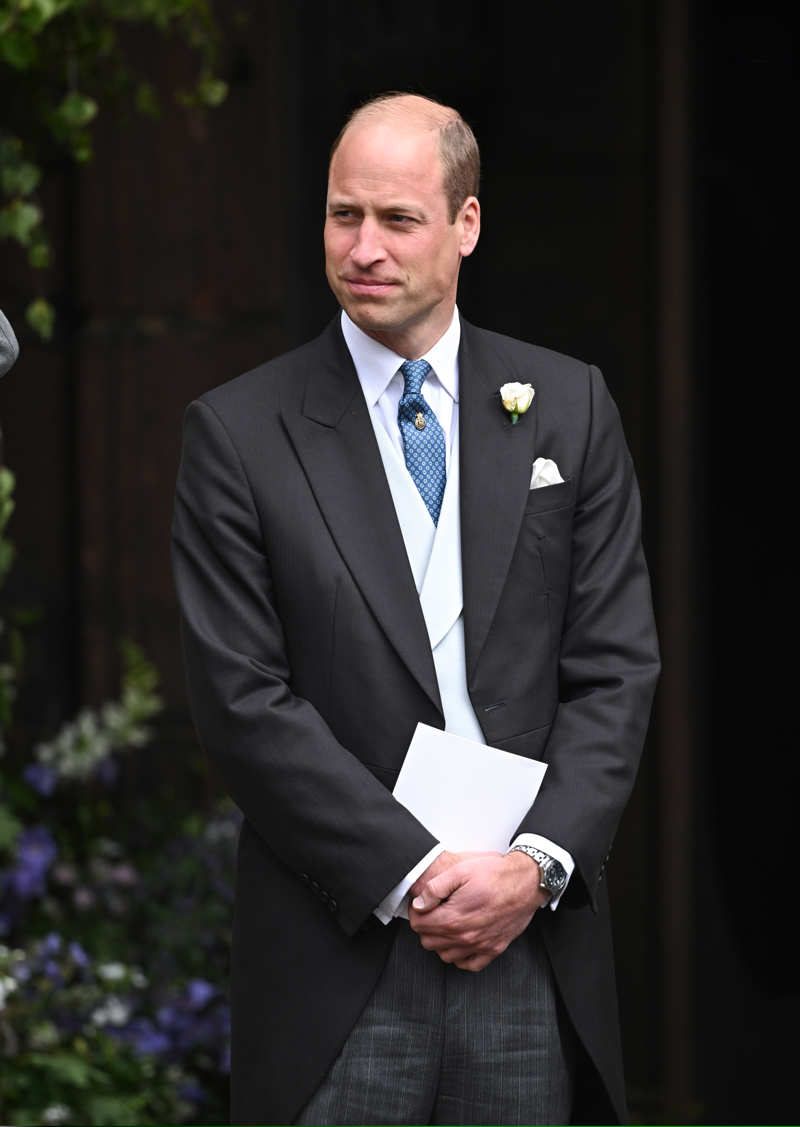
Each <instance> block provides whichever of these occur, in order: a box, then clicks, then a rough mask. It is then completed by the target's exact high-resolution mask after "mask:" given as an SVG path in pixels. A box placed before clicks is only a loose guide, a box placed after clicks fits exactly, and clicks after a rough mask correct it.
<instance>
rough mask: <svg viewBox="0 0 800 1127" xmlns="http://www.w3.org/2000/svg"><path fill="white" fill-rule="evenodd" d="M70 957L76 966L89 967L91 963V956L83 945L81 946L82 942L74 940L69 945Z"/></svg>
mask: <svg viewBox="0 0 800 1127" xmlns="http://www.w3.org/2000/svg"><path fill="white" fill-rule="evenodd" d="M69 957H70V958H71V959H72V961H73V963H75V965H76V966H79V967H88V965H89V956H88V955H87V954H86V952H85V951H84V949H83V947H81V945H80V943H76V942H75V941H74V940H73V941H72V943H70V945H69Z"/></svg>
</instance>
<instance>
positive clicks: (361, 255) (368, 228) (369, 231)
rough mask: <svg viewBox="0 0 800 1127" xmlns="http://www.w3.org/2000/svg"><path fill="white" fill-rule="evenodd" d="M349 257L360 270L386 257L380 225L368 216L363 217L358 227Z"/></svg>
mask: <svg viewBox="0 0 800 1127" xmlns="http://www.w3.org/2000/svg"><path fill="white" fill-rule="evenodd" d="M350 257H351V258H352V260H353V262H354V264H355V265H356V266H357V267H358V268H359V269H360V270H365V269H366V268H367V267H369V266H372V265H373V263H375V262H380V261H381V260H382V259H384V258H385V257H386V251H385V249H384V246H383V240H382V238H381V230H380V225H379V224H378V223H376V222H375V220H374V219H371V218H370V217H369V216H365V217H364V218H363V219H362V220H361V222H360V223H359V225H358V237H357V238H356V240H355V242H354V243H353V246H352V248H351V250H350Z"/></svg>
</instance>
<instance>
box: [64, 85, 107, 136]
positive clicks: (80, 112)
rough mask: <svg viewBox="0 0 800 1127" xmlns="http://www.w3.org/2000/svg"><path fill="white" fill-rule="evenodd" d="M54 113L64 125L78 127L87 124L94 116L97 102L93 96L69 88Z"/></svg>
mask: <svg viewBox="0 0 800 1127" xmlns="http://www.w3.org/2000/svg"><path fill="white" fill-rule="evenodd" d="M56 113H57V115H58V117H59V118H60V119H61V121H63V122H64V123H65V124H66V125H70V126H72V127H73V128H76V129H80V128H81V126H84V125H88V124H89V122H90V121H91V120H92V118H94V117H95V116H96V114H97V102H95V101H94V99H93V98H89V97H87V95H86V94H80V93H79V92H78V91H77V90H71V91H70V92H69V94H67V96H66V97H65V98H64V100H63V101H62V103H61V105H60V106H59V107H58V110H57V111H56Z"/></svg>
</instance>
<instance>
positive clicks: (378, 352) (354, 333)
mask: <svg viewBox="0 0 800 1127" xmlns="http://www.w3.org/2000/svg"><path fill="white" fill-rule="evenodd" d="M342 335H343V336H344V340H345V344H346V345H347V348H348V350H349V352H350V355H351V356H352V358H353V363H354V364H355V368H356V372H357V374H358V379H359V382H360V383H361V387H362V388H363V390H364V398H365V399H366V401H367V403H368V405H369V406H370V407H374V406H375V404H376V403H377V402H378V400H379V399H380V397H381V396H382V395H383V393H384V392H385V391H386V389H387V387H388V386H389V384H390V383H391V382H392V379H393V377H394V376H395V374H396V372H397V369H398V368H399V367H400V365H401V364H402V363H404V362H405V360H406V357H405V356H398V354H397V353H396V352H392V350H391V348H387V347H386V345H384V344H380V343H379V342H378V341H377V340H373V339H372V337H370V336H367V334H366V333H365V332H364V331H363V330H362V329H359V327H358V325H356V324H355V322H354V321H351V320H350V318H349V317H348V316H347V314H346V313H345V311H344V310H342ZM460 340H461V321H460V320H459V316H458V307H456V308H455V309H454V310H453V319H452V321H451V322H450V324H449V326H448V328H447V329H446V331H445V332H444V333H443V334H442V336H440V337H439V339H438V340H437V342H436V344H434V345H433V347H432V348H429V349H428V351H427V352H426V353H425V354H424V355H423V356H421V357H420V359H421V360H427V361H428V363H429V364H430V366H431V367H432V368H433V370H434V372H435V373H436V375H437V377H438V379H439V382H440V384H441V385H442V387H443V388H444V390H445V391H446V392H447V393H448V395H449V396H450V397H451V398H452V399H453V400H455V402H456V403H457V402H458V345H459V342H460Z"/></svg>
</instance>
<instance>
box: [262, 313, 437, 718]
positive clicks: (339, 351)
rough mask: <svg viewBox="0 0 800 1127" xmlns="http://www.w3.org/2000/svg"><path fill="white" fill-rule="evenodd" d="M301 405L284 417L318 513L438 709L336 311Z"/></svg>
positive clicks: (408, 576) (414, 600) (409, 582)
mask: <svg viewBox="0 0 800 1127" xmlns="http://www.w3.org/2000/svg"><path fill="white" fill-rule="evenodd" d="M320 343H321V348H320V363H319V366H318V367H317V368H316V369H314V370H312V371H311V372H309V375H308V380H307V383H306V388H305V395H304V398H303V403H302V407H301V411H300V413H299V414H298V413H297V411H295V410H284V411H283V412H282V416H283V422H284V425H285V427H286V429H287V431H288V432H289V436H290V438H291V441H292V444H293V446H294V449H295V451H296V453H297V456H298V458H299V459H300V461H301V462H302V464H303V467H304V469H305V471H306V474H307V475H308V480H309V483H310V485H311V488H312V490H313V492H314V495H315V497H316V499H317V503H318V504H319V507H320V510H321V512H322V515H323V518H324V520H325V522H326V524H327V526H328V528H329V530H330V533H331V535H332V536H333V538H334V540H335V542H336V545H337V547H338V549H339V551H340V553H341V555H342V558H343V559H344V561H345V563H346V564H347V566H348V568H349V570H350V572H351V574H352V576H353V579H354V580H355V582H356V583H357V584H358V587H359V589H360V590H361V593H362V594H363V596H364V598H365V599H366V601H367V603H368V604H369V606H370V608H371V610H372V612H373V614H374V615H375V618H376V619H377V620H378V622H379V623H380V625H381V627H382V629H383V630H384V632H385V634H386V636H387V638H388V639H389V641H390V642H391V644H392V645H393V646H394V648H395V650H396V651H397V653H398V654H399V656H400V657H401V659H402V660H403V662H404V663H405V664H406V665H407V667H408V668H409V670H410V671H411V673H412V674H413V675H414V677H415V678H416V679H417V681H418V682H419V684H420V686H421V687H422V688H423V689H424V691H425V692H426V693H427V695H428V696H429V697H430V699H431V701H432V702H433V703H434V704H435V705H436V707H437V708H438V709H439V711H440V712H441V700H440V697H439V688H438V685H437V682H436V671H435V668H434V664H433V657H432V654H431V648H430V642H429V640H428V632H427V630H426V627H425V619H424V618H423V614H422V608H421V606H420V601H419V596H418V594H417V590H416V587H415V584H414V577H413V575H412V572H411V568H410V566H409V563H408V556H407V554H406V549H405V545H404V543H403V536H402V533H401V531H400V525H399V523H398V520H397V515H396V513H395V507H394V502H393V501H392V495H391V492H390V490H389V486H388V484H387V481H386V474H385V472H384V469H383V463H382V461H381V456H380V451H379V450H378V444H377V441H376V439H375V434H374V431H373V428H372V423H371V421H370V417H369V411H368V409H367V405H366V403H365V401H364V396H363V395H362V393H361V388H360V386H359V382H358V376H357V375H356V371H355V367H354V365H353V362H352V359H351V357H350V353H349V352H348V350H347V346H346V345H345V343H344V338H343V337H342V334H341V329H340V327H339V323H338V319H337V320H335V321H334V322H333V324H332V325H330V326H329V328H328V330H327V331H326V333H325V334H323V336H322V337H321V338H320Z"/></svg>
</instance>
